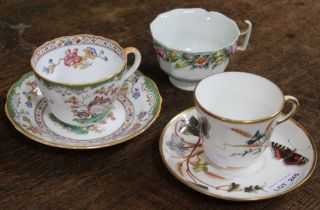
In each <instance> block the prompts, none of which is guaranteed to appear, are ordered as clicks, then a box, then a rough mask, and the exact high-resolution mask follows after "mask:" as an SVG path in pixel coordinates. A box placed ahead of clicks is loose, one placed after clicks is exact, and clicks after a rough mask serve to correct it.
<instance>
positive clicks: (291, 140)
mask: <svg viewBox="0 0 320 210" xmlns="http://www.w3.org/2000/svg"><path fill="white" fill-rule="evenodd" d="M197 118H198V117H197V112H196V109H195V108H194V107H192V108H190V109H188V110H185V111H184V112H181V113H180V114H178V115H177V116H176V117H174V118H173V119H172V120H171V121H170V122H169V123H168V124H167V126H166V127H165V128H164V130H163V132H162V134H161V137H160V144H159V146H160V153H161V157H162V160H163V162H164V164H165V165H166V167H167V168H168V170H169V171H170V172H171V173H172V174H173V175H174V176H175V177H176V178H177V179H178V180H179V181H181V182H182V183H184V184H185V185H187V186H188V187H190V188H192V189H194V190H196V191H198V192H201V193H203V194H206V195H209V196H212V197H216V198H220V199H225V200H234V201H252V200H263V199H268V198H272V197H276V196H279V195H283V194H286V193H288V192H290V191H292V190H294V189H296V188H297V187H299V186H301V185H302V184H303V183H304V182H305V181H306V180H307V179H308V178H309V177H310V176H311V174H312V173H313V171H314V170H315V166H316V162H317V153H316V147H315V144H314V141H313V140H312V138H311V136H310V135H309V134H308V132H307V131H306V130H305V129H304V128H303V127H302V126H301V125H300V124H299V123H297V122H296V121H294V120H292V119H291V120H288V121H286V122H284V123H282V124H280V125H278V126H277V127H276V128H275V130H274V132H273V134H272V136H271V142H270V145H269V146H268V148H267V149H266V151H265V152H264V154H263V155H262V156H261V158H260V159H259V160H258V161H257V162H256V163H254V164H253V165H252V166H249V167H247V168H232V169H230V168H227V169H225V168H220V167H218V166H215V165H213V164H211V163H210V162H209V160H208V159H207V158H206V157H205V155H204V153H203V148H202V143H203V139H202V137H201V136H200V137H199V136H198V135H197V133H199V132H197V130H198V129H200V128H199V127H200V125H199V124H200V123H201V122H199V121H198V119H197Z"/></svg>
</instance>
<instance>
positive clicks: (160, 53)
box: [156, 47, 165, 59]
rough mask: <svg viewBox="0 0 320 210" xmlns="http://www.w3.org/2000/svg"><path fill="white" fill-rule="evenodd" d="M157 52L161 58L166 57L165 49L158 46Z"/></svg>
mask: <svg viewBox="0 0 320 210" xmlns="http://www.w3.org/2000/svg"><path fill="white" fill-rule="evenodd" d="M156 53H157V55H158V56H159V57H160V58H162V59H164V56H165V54H164V49H163V48H161V47H157V48H156Z"/></svg>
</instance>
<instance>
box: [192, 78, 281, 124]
mask: <svg viewBox="0 0 320 210" xmlns="http://www.w3.org/2000/svg"><path fill="white" fill-rule="evenodd" d="M225 73H226V72H220V73H216V74H214V75H217V74H225ZM242 73H244V72H242ZM246 74H251V73H246ZM214 75H211V76H214ZM251 75H255V74H251ZM211 76H209V77H211ZM255 76H258V75H255ZM258 77H260V76H258ZM207 78H208V77H207ZM261 78H263V77H261ZM205 79H206V78H204V79H203V80H205ZM263 79H266V78H263ZM203 80H201V81H203ZM266 80H268V79H266ZM201 81H200V82H199V83H198V84H197V85H196V87H195V89H194V91H193V100H194V102H195V106H196V107H197V108H199V109H200V110H202V111H203V112H204V113H206V114H207V115H209V116H211V117H213V118H216V119H218V120H222V121H225V122H230V123H237V124H251V123H258V122H264V121H267V120H269V119H271V118H273V117H275V116H277V115H278V114H280V112H281V111H282V109H283V107H284V104H285V100H284V99H285V96H284V94H283V92H282V91H281V89H280V88H278V89H279V91H280V92H281V94H282V103H281V106H280V108H279V109H278V110H277V111H276V112H274V113H273V114H271V115H269V116H267V117H263V118H259V119H255V120H234V119H230V118H226V117H222V116H219V115H217V114H214V113H213V112H210V111H209V110H207V109H206V108H204V107H203V106H202V105H201V104H200V103H199V101H198V100H197V97H196V90H197V87H198V85H199V84H200V83H201ZM268 81H269V82H271V83H272V84H273V85H275V86H276V87H278V86H277V85H276V84H274V83H273V82H272V81H270V80H268Z"/></svg>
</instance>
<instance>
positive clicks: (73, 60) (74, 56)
mask: <svg viewBox="0 0 320 210" xmlns="http://www.w3.org/2000/svg"><path fill="white" fill-rule="evenodd" d="M65 54H66V56H65V57H64V64H65V65H66V66H72V65H74V64H77V63H79V62H80V61H81V57H80V56H79V55H78V48H75V49H74V50H73V51H72V53H71V50H70V49H67V50H66V52H65Z"/></svg>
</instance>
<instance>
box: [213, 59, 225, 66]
mask: <svg viewBox="0 0 320 210" xmlns="http://www.w3.org/2000/svg"><path fill="white" fill-rule="evenodd" d="M222 63H223V57H219V58H217V59H216V61H215V62H214V64H213V67H216V66H219V65H221V64H222Z"/></svg>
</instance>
